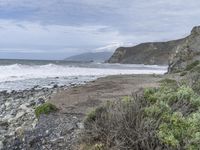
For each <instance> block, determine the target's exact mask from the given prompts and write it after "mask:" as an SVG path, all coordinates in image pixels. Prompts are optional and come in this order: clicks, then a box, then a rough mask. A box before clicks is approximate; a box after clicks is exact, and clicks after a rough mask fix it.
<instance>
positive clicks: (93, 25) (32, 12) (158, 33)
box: [0, 0, 200, 55]
mask: <svg viewBox="0 0 200 150" xmlns="http://www.w3.org/2000/svg"><path fill="white" fill-rule="evenodd" d="M199 7H200V1H199V0H173V1H172V0H78V1H76V0H34V1H33V0H0V35H1V37H0V49H2V48H7V49H9V48H12V49H13V50H14V49H30V52H32V50H35V51H36V50H43V51H45V53H46V52H49V53H51V52H52V51H53V52H56V51H57V52H58V53H59V50H64V51H63V53H64V52H66V55H67V53H69V52H70V53H71V52H73V53H79V52H84V51H95V50H96V51H102V50H106V51H113V50H114V49H115V48H116V47H117V46H129V45H130V43H131V44H133V45H135V44H138V43H141V42H149V41H163V40H164V41H167V40H171V39H177V38H181V37H184V36H186V35H188V34H189V32H190V30H191V28H192V27H193V26H196V25H199V24H200V20H199V19H198V18H199V16H200V9H199Z"/></svg>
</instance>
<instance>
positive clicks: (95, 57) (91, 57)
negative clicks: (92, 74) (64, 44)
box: [65, 52, 112, 62]
mask: <svg viewBox="0 0 200 150" xmlns="http://www.w3.org/2000/svg"><path fill="white" fill-rule="evenodd" d="M111 55H112V53H111V52H96V53H83V54H79V55H74V56H71V57H68V58H66V59H65V60H67V61H86V62H87V61H94V62H104V61H106V60H108V59H109V58H110V57H111Z"/></svg>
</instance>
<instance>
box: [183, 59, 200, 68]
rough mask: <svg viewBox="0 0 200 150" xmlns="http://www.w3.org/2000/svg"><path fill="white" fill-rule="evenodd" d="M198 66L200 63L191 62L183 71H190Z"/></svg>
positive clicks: (197, 61)
mask: <svg viewBox="0 0 200 150" xmlns="http://www.w3.org/2000/svg"><path fill="white" fill-rule="evenodd" d="M199 64H200V61H199V60H196V61H194V62H192V63H191V64H189V65H187V66H186V68H185V71H190V70H192V69H193V68H194V67H196V66H197V65H199Z"/></svg>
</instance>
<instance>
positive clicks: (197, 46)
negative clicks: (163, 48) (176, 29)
mask: <svg viewBox="0 0 200 150" xmlns="http://www.w3.org/2000/svg"><path fill="white" fill-rule="evenodd" d="M173 51H174V53H173V54H172V55H171V57H170V63H169V73H172V72H180V71H183V70H184V69H185V68H186V66H188V65H190V64H191V63H193V62H195V61H196V60H200V26H198V27H194V28H193V29H192V31H191V34H190V35H189V36H188V37H186V38H185V39H184V40H183V42H182V43H180V44H179V45H177V46H176V47H175V48H174V50H173Z"/></svg>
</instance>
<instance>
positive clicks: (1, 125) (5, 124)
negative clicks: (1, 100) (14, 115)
mask: <svg viewBox="0 0 200 150" xmlns="http://www.w3.org/2000/svg"><path fill="white" fill-rule="evenodd" d="M8 127H9V124H8V122H7V121H0V130H7V129H8Z"/></svg>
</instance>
